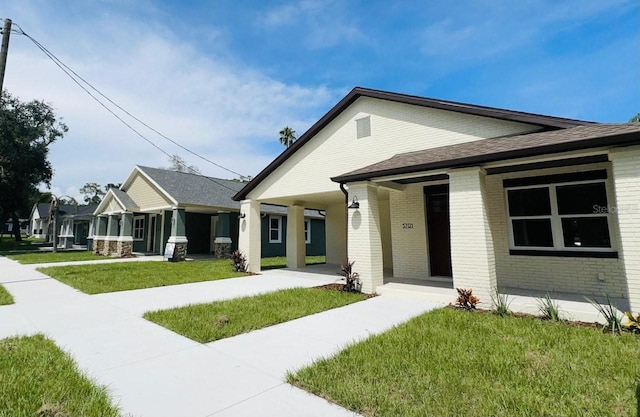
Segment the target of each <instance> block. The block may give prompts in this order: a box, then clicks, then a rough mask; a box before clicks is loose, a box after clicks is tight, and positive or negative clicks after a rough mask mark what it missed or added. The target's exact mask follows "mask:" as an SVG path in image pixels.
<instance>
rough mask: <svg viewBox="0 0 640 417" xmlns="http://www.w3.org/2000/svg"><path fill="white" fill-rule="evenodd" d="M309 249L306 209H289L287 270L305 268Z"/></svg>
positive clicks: (297, 207) (300, 207)
mask: <svg viewBox="0 0 640 417" xmlns="http://www.w3.org/2000/svg"><path fill="white" fill-rule="evenodd" d="M306 251H307V247H306V244H305V242H304V207H303V206H289V207H287V268H304V267H305V266H306V265H307V264H306V262H305V259H304V258H305V256H306Z"/></svg>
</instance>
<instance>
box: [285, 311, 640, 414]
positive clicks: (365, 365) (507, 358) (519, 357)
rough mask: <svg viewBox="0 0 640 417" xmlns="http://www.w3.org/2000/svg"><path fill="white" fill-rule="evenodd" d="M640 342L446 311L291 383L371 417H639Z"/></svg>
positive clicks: (374, 340) (365, 344) (347, 351)
mask: <svg viewBox="0 0 640 417" xmlns="http://www.w3.org/2000/svg"><path fill="white" fill-rule="evenodd" d="M639 377H640V349H639V348H638V337H637V336H635V335H631V334H623V335H622V336H612V335H610V334H603V333H602V332H601V331H599V330H595V329H593V328H585V327H575V326H568V325H565V324H561V323H552V322H544V321H541V320H539V319H535V318H515V317H505V318H500V317H498V316H496V315H493V314H483V313H468V312H464V311H458V310H454V309H451V308H444V309H440V310H436V311H432V312H430V313H426V314H424V315H422V316H419V317H417V318H415V319H413V320H411V321H409V322H408V323H405V324H403V325H401V326H398V327H397V328H394V329H393V330H390V331H388V332H386V333H384V334H381V335H378V336H373V337H371V338H369V339H368V340H366V341H363V342H361V343H358V344H356V345H353V346H351V347H349V348H347V349H345V350H344V351H342V352H340V353H339V354H337V355H336V356H335V357H333V358H329V359H324V360H321V361H318V362H317V363H315V364H314V365H312V366H310V367H307V368H304V369H302V370H300V371H299V372H297V373H295V374H289V375H288V376H287V379H288V382H290V383H293V384H295V385H297V386H299V387H302V388H304V389H306V390H308V391H311V392H313V393H315V394H317V395H320V396H322V397H324V398H327V399H329V400H330V401H333V402H335V403H337V404H340V405H342V406H343V407H346V408H348V409H350V410H354V411H356V412H359V413H362V414H364V415H366V416H406V417H410V416H445V415H452V416H453V415H455V416H543V415H547V416H578V415H580V416H636V415H637V414H638V401H639V400H638V397H637V393H638V392H640V386H639Z"/></svg>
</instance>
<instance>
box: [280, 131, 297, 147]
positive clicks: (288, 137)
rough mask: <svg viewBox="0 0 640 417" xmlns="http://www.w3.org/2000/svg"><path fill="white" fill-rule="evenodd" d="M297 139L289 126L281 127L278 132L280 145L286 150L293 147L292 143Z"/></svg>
mask: <svg viewBox="0 0 640 417" xmlns="http://www.w3.org/2000/svg"><path fill="white" fill-rule="evenodd" d="M297 139H298V138H297V137H296V131H295V130H293V129H291V128H290V127H289V126H285V127H283V128H282V130H281V131H280V143H281V144H282V145H284V147H286V148H288V147H289V146H291V145H293V142H295V141H296V140H297Z"/></svg>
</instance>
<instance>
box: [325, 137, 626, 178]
mask: <svg viewBox="0 0 640 417" xmlns="http://www.w3.org/2000/svg"><path fill="white" fill-rule="evenodd" d="M634 142H635V143H637V142H638V133H637V132H632V133H625V134H622V135H617V136H605V137H599V138H592V139H585V140H581V141H576V142H565V143H554V144H551V145H544V146H539V147H536V148H527V149H518V150H513V151H506V152H497V153H492V154H488V155H474V156H469V157H463V158H457V159H449V160H446V161H438V162H432V163H426V164H418V165H409V166H403V167H399V168H391V169H383V170H378V171H372V172H366V173H361V174H353V175H348V174H347V175H339V176H336V177H332V178H331V181H333V182H336V183H348V182H356V181H368V180H372V179H374V178H380V177H386V176H390V175H403V174H412V173H415V172H423V171H431V170H435V169H443V168H464V167H468V166H475V165H479V164H486V163H490V162H499V161H505V160H508V159H520V158H526V157H531V156H542V155H548V154H553V153H560V152H571V151H580V150H586V149H591V148H601V147H607V146H622V145H629V144H632V143H634Z"/></svg>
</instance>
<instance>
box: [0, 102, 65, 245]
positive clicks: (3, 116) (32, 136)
mask: <svg viewBox="0 0 640 417" xmlns="http://www.w3.org/2000/svg"><path fill="white" fill-rule="evenodd" d="M67 131H68V128H67V125H65V124H64V123H62V122H60V121H59V120H57V119H56V114H55V112H54V110H53V108H52V107H51V105H49V104H47V103H45V102H44V101H37V100H33V101H30V102H21V101H20V100H19V99H18V98H17V97H13V96H11V95H10V94H9V93H7V92H6V91H4V92H3V93H2V95H1V96H0V218H6V217H9V216H10V217H11V218H12V220H13V223H14V225H17V224H18V215H19V213H28V212H29V210H30V208H31V207H30V203H31V202H32V199H33V196H34V195H35V194H36V191H37V187H38V185H39V184H45V185H46V186H47V187H49V186H50V185H51V178H52V177H53V168H52V166H51V163H50V162H49V160H48V156H49V146H50V145H51V144H52V143H54V142H55V141H56V140H58V139H60V138H62V137H63V136H64V134H65V133H66V132H67ZM14 230H15V231H16V234H15V236H16V240H20V231H19V227H14Z"/></svg>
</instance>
